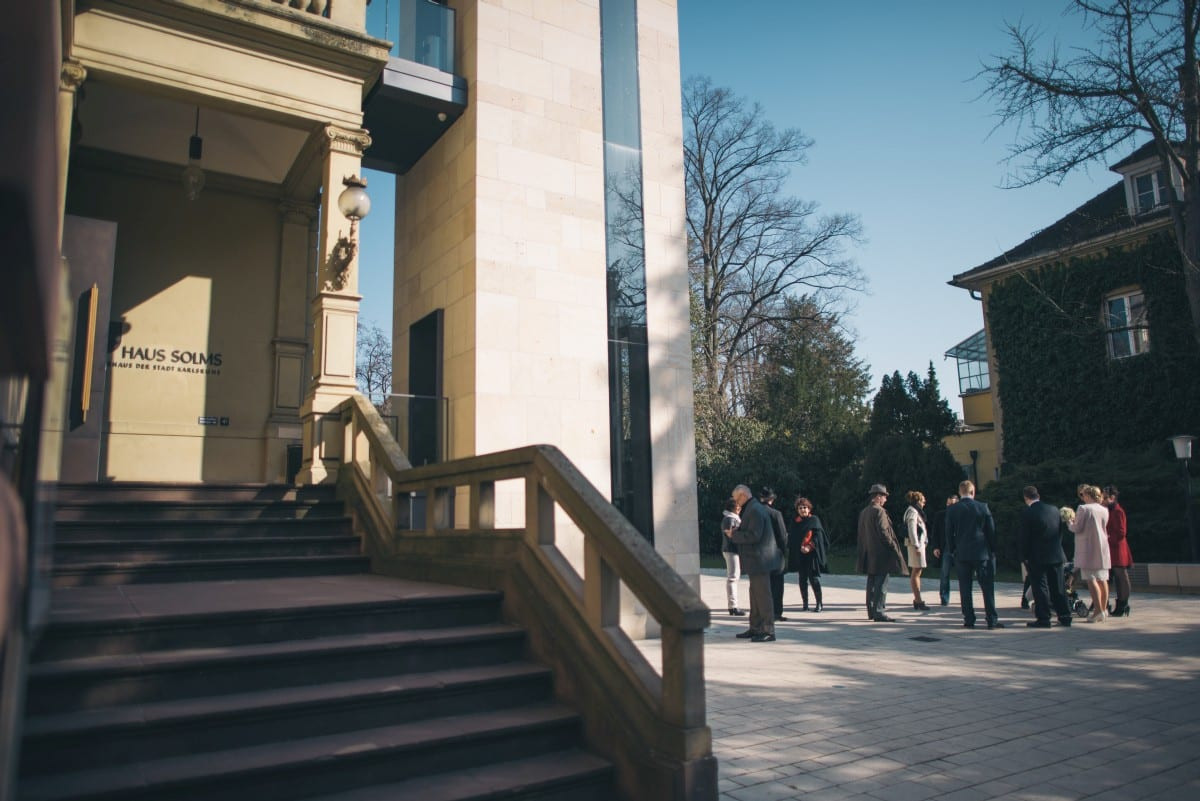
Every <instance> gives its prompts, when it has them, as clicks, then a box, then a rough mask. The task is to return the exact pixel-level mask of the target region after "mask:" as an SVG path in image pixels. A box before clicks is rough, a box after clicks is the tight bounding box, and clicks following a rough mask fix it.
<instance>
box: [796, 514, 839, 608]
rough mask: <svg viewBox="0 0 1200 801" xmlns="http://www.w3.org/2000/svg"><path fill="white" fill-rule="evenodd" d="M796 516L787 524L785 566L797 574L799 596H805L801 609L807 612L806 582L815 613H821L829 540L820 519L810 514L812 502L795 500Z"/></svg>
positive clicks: (827, 568) (827, 569)
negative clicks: (822, 578)
mask: <svg viewBox="0 0 1200 801" xmlns="http://www.w3.org/2000/svg"><path fill="white" fill-rule="evenodd" d="M795 506H796V516H795V519H793V520H792V521H791V522H790V523H788V559H787V569H788V570H795V571H796V572H797V573H799V574H800V596H801V597H802V598H803V599H804V611H806V612H807V611H808V585H809V584H812V589H813V599H814V600H815V601H816V606H814V607H813V611H814V612H820V611H821V609H822V608H823V607H824V606H825V604H824V603H823V602H822V600H821V573H828V572H829V567H828V564H827V563H826V561H825V559H826V554H827V553H828V551H829V540H828V539H827V538H826V537H825V528H824V527H823V526H822V525H821V518H819V517H817V516H816V515H814V514H813V513H812V501H810V500H809V499H808V498H805V497H799V498H797V499H796V504H795Z"/></svg>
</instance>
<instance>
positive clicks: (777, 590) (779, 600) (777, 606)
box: [771, 570, 783, 617]
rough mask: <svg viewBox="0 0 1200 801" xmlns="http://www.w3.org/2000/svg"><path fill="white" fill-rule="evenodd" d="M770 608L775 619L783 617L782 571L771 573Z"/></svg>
mask: <svg viewBox="0 0 1200 801" xmlns="http://www.w3.org/2000/svg"><path fill="white" fill-rule="evenodd" d="M771 608H772V609H773V610H774V612H775V617H782V616H783V571H782V570H772V571H771Z"/></svg>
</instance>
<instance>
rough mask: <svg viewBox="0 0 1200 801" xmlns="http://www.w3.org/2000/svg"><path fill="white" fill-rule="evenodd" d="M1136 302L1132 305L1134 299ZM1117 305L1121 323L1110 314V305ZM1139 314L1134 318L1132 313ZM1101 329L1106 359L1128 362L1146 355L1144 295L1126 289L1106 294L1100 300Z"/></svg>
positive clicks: (1147, 328) (1147, 321)
mask: <svg viewBox="0 0 1200 801" xmlns="http://www.w3.org/2000/svg"><path fill="white" fill-rule="evenodd" d="M1135 298H1137V299H1138V301H1137V302H1136V303H1135V302H1134V299H1135ZM1114 301H1121V302H1123V304H1124V307H1123V319H1120V320H1118V319H1116V318H1115V316H1114V315H1113V314H1112V313H1111V311H1110V309H1111V308H1112V306H1111V304H1112V303H1113V302H1114ZM1135 308H1138V309H1140V314H1139V315H1138V316H1137V317H1134V316H1133V315H1134V313H1135V312H1134V309H1135ZM1100 317H1101V322H1102V324H1103V325H1104V341H1105V346H1106V348H1107V349H1108V358H1110V359H1130V358H1133V357H1134V356H1141V355H1142V354H1143V353H1149V352H1150V319H1149V315H1148V314H1147V309H1146V293H1145V292H1144V291H1143V290H1142V288H1141V287H1140V286H1128V287H1123V288H1122V289H1118V290H1116V291H1115V292H1109V293H1108V294H1107V295H1105V296H1104V307H1103V308H1102V309H1101V311H1100Z"/></svg>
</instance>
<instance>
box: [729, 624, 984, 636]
mask: <svg viewBox="0 0 1200 801" xmlns="http://www.w3.org/2000/svg"><path fill="white" fill-rule="evenodd" d="M963 628H964V629H973V628H975V624H974V623H963ZM738 636H739V637H740V636H741V635H738Z"/></svg>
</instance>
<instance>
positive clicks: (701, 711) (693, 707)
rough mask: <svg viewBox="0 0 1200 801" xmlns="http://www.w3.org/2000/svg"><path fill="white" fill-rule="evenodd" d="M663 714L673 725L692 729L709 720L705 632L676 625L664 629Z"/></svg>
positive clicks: (661, 702)
mask: <svg viewBox="0 0 1200 801" xmlns="http://www.w3.org/2000/svg"><path fill="white" fill-rule="evenodd" d="M662 654H663V656H662V673H663V676H662V694H663V697H662V700H661V701H660V704H661V709H662V713H663V717H665V718H666V719H667V722H668V723H670V724H671V725H674V726H678V727H680V728H684V729H688V728H694V727H697V726H703V725H704V722H705V715H706V713H705V705H704V682H703V681H701V680H700V677H701V676H703V675H704V633H703V632H702V631H684V630H682V629H679V628H677V627H675V626H665V625H664V626H663V629H662Z"/></svg>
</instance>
